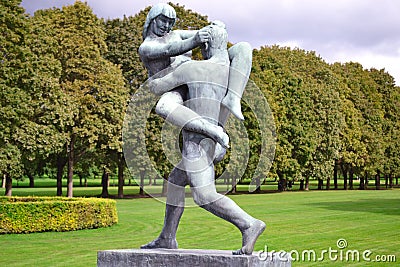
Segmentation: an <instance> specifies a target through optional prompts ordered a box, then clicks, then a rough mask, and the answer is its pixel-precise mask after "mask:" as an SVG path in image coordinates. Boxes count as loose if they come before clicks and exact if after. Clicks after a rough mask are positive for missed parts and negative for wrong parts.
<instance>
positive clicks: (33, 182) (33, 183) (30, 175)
mask: <svg viewBox="0 0 400 267" xmlns="http://www.w3.org/2000/svg"><path fill="white" fill-rule="evenodd" d="M26 175H27V176H28V178H29V187H30V188H34V187H35V180H34V178H33V175H32V174H31V173H29V172H26Z"/></svg>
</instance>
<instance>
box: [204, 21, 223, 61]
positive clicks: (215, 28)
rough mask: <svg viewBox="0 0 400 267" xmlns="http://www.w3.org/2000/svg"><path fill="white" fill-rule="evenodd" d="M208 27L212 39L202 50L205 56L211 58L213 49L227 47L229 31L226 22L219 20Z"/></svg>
mask: <svg viewBox="0 0 400 267" xmlns="http://www.w3.org/2000/svg"><path fill="white" fill-rule="evenodd" d="M206 28H208V31H209V33H210V40H209V41H208V42H207V44H206V45H205V46H203V47H202V49H201V52H202V54H203V57H204V58H210V56H211V55H210V53H213V50H226V49H227V45H228V33H227V31H226V28H225V24H224V23H223V22H221V21H219V20H216V21H213V22H212V23H211V24H210V25H208V26H207V27H206Z"/></svg>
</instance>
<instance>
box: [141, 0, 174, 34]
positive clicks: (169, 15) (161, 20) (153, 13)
mask: <svg viewBox="0 0 400 267" xmlns="http://www.w3.org/2000/svg"><path fill="white" fill-rule="evenodd" d="M175 20H176V12H175V9H174V8H173V7H172V6H170V5H168V4H165V3H159V4H156V5H154V6H153V7H152V8H151V9H150V11H149V13H148V14H147V17H146V21H145V23H144V26H143V33H142V37H143V40H144V39H146V37H147V36H148V35H149V34H150V30H153V32H154V33H155V34H156V35H158V36H161V35H164V34H165V33H168V32H169V31H170V30H171V28H172V26H174V24H175ZM151 26H152V27H153V29H151Z"/></svg>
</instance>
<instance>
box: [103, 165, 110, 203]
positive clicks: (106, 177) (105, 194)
mask: <svg viewBox="0 0 400 267" xmlns="http://www.w3.org/2000/svg"><path fill="white" fill-rule="evenodd" d="M109 178H110V176H109V174H108V172H107V170H106V168H103V175H102V176H101V187H102V190H101V197H108V182H109V181H108V180H109Z"/></svg>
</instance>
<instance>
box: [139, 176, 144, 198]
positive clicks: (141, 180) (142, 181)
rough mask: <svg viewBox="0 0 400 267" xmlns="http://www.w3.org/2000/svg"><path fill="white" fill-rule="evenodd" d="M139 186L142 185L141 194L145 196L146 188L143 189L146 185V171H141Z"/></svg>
mask: <svg viewBox="0 0 400 267" xmlns="http://www.w3.org/2000/svg"><path fill="white" fill-rule="evenodd" d="M139 187H140V189H139V195H141V196H143V195H144V190H143V187H144V171H141V172H140V184H139Z"/></svg>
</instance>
